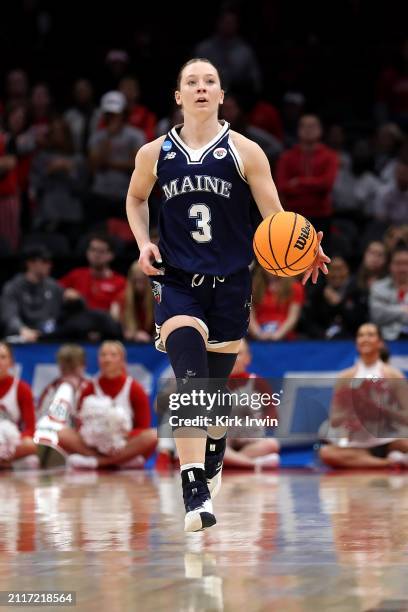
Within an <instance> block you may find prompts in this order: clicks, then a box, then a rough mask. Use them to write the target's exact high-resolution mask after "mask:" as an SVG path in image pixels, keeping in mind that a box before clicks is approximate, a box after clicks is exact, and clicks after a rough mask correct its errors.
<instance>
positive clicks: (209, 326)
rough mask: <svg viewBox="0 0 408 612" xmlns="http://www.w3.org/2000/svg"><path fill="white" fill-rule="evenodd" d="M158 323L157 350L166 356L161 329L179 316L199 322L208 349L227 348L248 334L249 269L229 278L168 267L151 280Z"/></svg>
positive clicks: (249, 305)
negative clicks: (162, 273)
mask: <svg viewBox="0 0 408 612" xmlns="http://www.w3.org/2000/svg"><path fill="white" fill-rule="evenodd" d="M149 278H150V282H151V285H152V291H153V297H154V315H155V321H156V339H155V344H156V348H157V349H158V350H159V351H162V352H165V350H166V349H165V346H164V343H163V341H162V339H161V336H160V329H161V326H162V325H163V323H164V322H165V321H167V319H170V318H171V317H174V316H176V315H189V316H191V317H193V318H194V319H196V321H197V322H198V323H199V325H200V326H201V327H202V328H203V329H204V331H205V332H206V334H207V348H211V347H214V348H223V347H225V346H227V345H228V344H230V342H234V341H237V340H240V339H241V338H243V337H244V336H245V334H246V333H247V331H248V325H249V316H250V312H251V295H252V282H251V273H250V271H249V269H248V268H244V269H243V270H239V271H238V272H234V273H233V274H230V275H228V276H213V275H207V274H205V275H204V274H192V273H190V272H184V271H183V270H177V269H176V268H172V267H169V266H166V268H165V273H164V275H163V276H150V277H149Z"/></svg>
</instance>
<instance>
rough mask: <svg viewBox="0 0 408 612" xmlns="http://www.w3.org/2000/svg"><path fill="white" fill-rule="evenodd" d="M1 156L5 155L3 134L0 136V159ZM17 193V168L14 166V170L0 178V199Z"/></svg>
mask: <svg viewBox="0 0 408 612" xmlns="http://www.w3.org/2000/svg"><path fill="white" fill-rule="evenodd" d="M3 155H7V150H6V137H5V135H4V134H0V157H3ZM18 191H19V187H18V168H17V164H16V166H15V167H14V168H12V169H11V170H9V171H8V172H6V174H3V175H2V176H1V177H0V197H2V196H14V195H17V194H18Z"/></svg>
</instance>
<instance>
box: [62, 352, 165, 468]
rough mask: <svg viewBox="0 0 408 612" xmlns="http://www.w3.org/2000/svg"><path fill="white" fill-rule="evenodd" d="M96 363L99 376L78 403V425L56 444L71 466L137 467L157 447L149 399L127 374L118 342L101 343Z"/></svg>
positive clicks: (90, 384)
mask: <svg viewBox="0 0 408 612" xmlns="http://www.w3.org/2000/svg"><path fill="white" fill-rule="evenodd" d="M98 360H99V369H100V374H99V376H97V377H96V378H94V379H93V380H91V381H89V383H88V384H87V385H86V387H85V388H84V390H83V391H82V393H81V396H80V398H79V402H78V413H77V426H76V428H75V429H73V428H69V427H65V428H64V429H62V430H61V431H60V432H59V444H60V445H61V446H62V447H63V448H64V450H65V451H67V452H68V453H70V456H69V457H68V461H67V463H68V465H69V466H70V467H74V468H82V469H95V468H103V467H109V466H120V467H122V468H131V467H142V466H143V464H144V461H145V459H146V458H147V457H149V456H150V455H151V454H152V453H153V451H154V450H155V448H156V443H157V433H156V429H154V428H151V427H150V420H151V416H150V407H149V400H148V397H147V395H146V393H145V392H144V390H143V388H142V387H141V385H140V384H139V383H137V382H136V381H135V380H134V379H133V378H131V377H130V376H128V375H127V374H126V352H125V347H124V346H123V345H122V344H121V343H120V342H117V341H106V342H104V343H103V344H102V345H101V348H100V350H99V354H98Z"/></svg>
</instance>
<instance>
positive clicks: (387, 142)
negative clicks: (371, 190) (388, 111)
mask: <svg viewBox="0 0 408 612" xmlns="http://www.w3.org/2000/svg"><path fill="white" fill-rule="evenodd" d="M402 142H403V133H402V131H401V130H400V128H399V127H398V125H396V124H395V123H385V124H384V125H380V127H379V128H378V130H377V133H376V138H375V156H374V161H375V165H374V169H375V171H376V173H377V175H378V176H379V178H380V179H381V181H382V182H383V183H389V182H390V181H392V179H393V176H394V167H395V162H396V158H397V156H398V152H399V149H400V147H401V144H402Z"/></svg>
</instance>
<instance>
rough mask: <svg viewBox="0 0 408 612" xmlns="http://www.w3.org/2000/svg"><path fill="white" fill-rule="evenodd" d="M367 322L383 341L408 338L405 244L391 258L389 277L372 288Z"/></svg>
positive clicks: (407, 277) (407, 280) (406, 249)
mask: <svg viewBox="0 0 408 612" xmlns="http://www.w3.org/2000/svg"><path fill="white" fill-rule="evenodd" d="M370 319H371V320H372V321H373V323H375V324H376V325H378V327H379V328H380V330H381V333H382V335H383V336H384V338H385V340H397V339H398V338H407V337H408V247H407V246H406V245H405V244H404V243H402V244H400V245H398V246H397V248H396V249H395V250H394V252H393V253H392V254H391V261H390V275H389V276H387V277H385V278H383V279H382V280H378V281H376V282H375V283H373V284H372V285H371V289H370Z"/></svg>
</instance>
